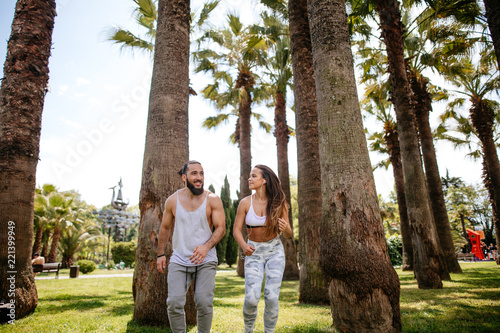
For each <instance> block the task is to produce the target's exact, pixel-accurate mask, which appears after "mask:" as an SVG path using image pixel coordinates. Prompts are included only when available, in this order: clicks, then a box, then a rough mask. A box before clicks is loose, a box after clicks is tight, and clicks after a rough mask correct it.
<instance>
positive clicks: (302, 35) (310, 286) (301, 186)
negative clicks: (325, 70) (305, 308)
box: [288, 0, 330, 304]
mask: <svg viewBox="0 0 500 333" xmlns="http://www.w3.org/2000/svg"><path fill="white" fill-rule="evenodd" d="M288 6H289V7H288V8H289V14H290V47H291V52H292V68H293V80H294V89H293V93H294V96H295V124H296V126H295V127H296V128H295V135H296V137H297V159H298V177H297V178H298V179H297V181H298V205H299V256H300V257H299V258H300V260H299V262H300V285H299V301H300V302H304V303H313V304H328V303H330V299H329V296H328V283H327V282H326V281H325V278H324V276H323V272H322V271H321V268H320V266H319V254H320V248H319V246H318V240H319V235H320V232H319V228H320V224H321V211H322V206H321V205H322V199H321V170H320V164H319V138H318V136H319V134H318V111H317V104H316V86H315V80H314V68H313V60H312V45H311V35H310V31H309V19H308V15H307V0H290V1H289V3H288Z"/></svg>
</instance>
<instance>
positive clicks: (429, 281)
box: [376, 0, 450, 289]
mask: <svg viewBox="0 0 500 333" xmlns="http://www.w3.org/2000/svg"><path fill="white" fill-rule="evenodd" d="M376 4H377V5H376V10H377V12H378V14H379V17H380V26H381V30H382V37H383V39H384V43H385V44H386V51H387V59H388V62H389V65H388V70H389V78H390V82H391V90H392V92H391V93H392V94H391V98H392V101H393V103H394V107H395V111H396V119H397V124H398V133H399V142H400V145H401V158H402V162H403V171H404V177H405V193H406V202H407V205H408V218H409V221H410V227H411V229H412V243H413V255H414V257H413V258H414V272H415V276H416V278H417V282H418V285H419V288H424V289H425V288H442V287H443V284H442V281H441V280H442V279H450V275H449V272H448V269H447V267H446V264H445V262H444V259H443V254H442V251H441V248H440V246H439V243H438V236H437V230H436V227H435V225H434V222H433V216H432V212H431V205H430V202H429V197H428V192H427V186H426V181H425V176H424V171H423V168H422V160H421V158H420V151H419V145H418V138H417V132H416V127H415V121H414V117H415V116H414V111H413V109H412V105H411V88H410V85H409V82H408V78H407V75H406V66H405V61H404V51H403V27H402V23H401V13H400V11H399V4H398V2H397V1H395V0H376Z"/></svg>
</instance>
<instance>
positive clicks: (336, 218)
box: [308, 0, 401, 332]
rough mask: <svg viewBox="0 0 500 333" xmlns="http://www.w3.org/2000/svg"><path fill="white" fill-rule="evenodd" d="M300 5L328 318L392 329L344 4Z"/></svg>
mask: <svg viewBox="0 0 500 333" xmlns="http://www.w3.org/2000/svg"><path fill="white" fill-rule="evenodd" d="M308 10H309V18H310V26H311V41H312V50H313V60H314V73H315V76H316V77H315V78H316V93H317V102H318V119H319V122H318V123H319V135H320V136H319V137H320V141H321V145H320V146H319V149H320V156H321V180H322V194H323V219H322V224H321V233H320V235H321V236H320V240H321V254H320V264H321V267H322V269H323V271H324V272H325V274H326V275H327V276H328V277H329V278H331V279H332V282H331V284H330V290H329V293H330V301H331V306H332V308H331V310H332V311H331V312H332V317H333V324H334V326H335V327H336V328H337V329H338V330H343V331H349V332H356V331H375V332H400V331H401V315H400V308H399V278H398V276H397V274H396V271H395V270H394V268H393V267H392V264H391V261H390V259H389V254H388V252H387V244H386V240H385V237H384V231H383V228H382V222H381V216H380V211H379V207H378V198H377V195H376V191H375V184H374V179H373V173H372V169H371V165H370V160H369V157H368V148H367V144H366V138H365V133H364V130H363V124H362V118H361V112H360V108H359V103H358V99H357V92H356V82H355V77H354V65H353V57H352V53H351V46H350V38H349V30H348V25H347V19H346V12H345V3H344V2H343V1H323V0H312V1H309V2H308ZM367 299H369V300H370V301H366V300H367ZM367 312H369V313H370V315H369V316H367V315H366V314H367Z"/></svg>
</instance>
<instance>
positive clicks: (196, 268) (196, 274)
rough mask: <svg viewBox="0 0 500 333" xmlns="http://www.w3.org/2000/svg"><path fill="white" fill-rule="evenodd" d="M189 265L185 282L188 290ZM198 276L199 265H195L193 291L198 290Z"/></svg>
mask: <svg viewBox="0 0 500 333" xmlns="http://www.w3.org/2000/svg"><path fill="white" fill-rule="evenodd" d="M188 274H189V272H188V267H186V282H185V288H186V290H187V289H188ZM197 277H198V266H195V271H194V287H193V292H195V291H196V278H197Z"/></svg>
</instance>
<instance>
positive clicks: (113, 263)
mask: <svg viewBox="0 0 500 333" xmlns="http://www.w3.org/2000/svg"><path fill="white" fill-rule="evenodd" d="M107 268H108V270H109V269H114V268H115V262H114V261H113V259H111V260H109V261H108V267H107Z"/></svg>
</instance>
